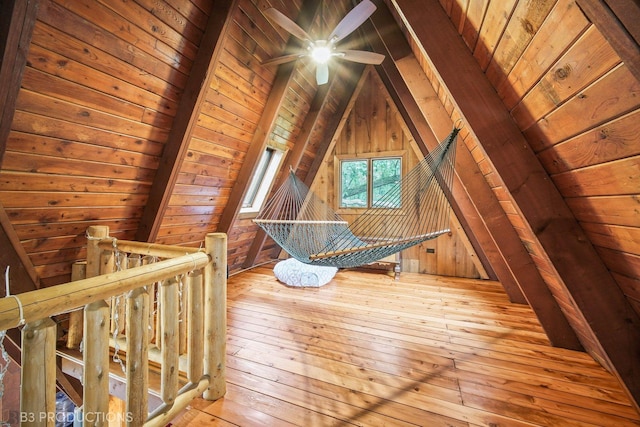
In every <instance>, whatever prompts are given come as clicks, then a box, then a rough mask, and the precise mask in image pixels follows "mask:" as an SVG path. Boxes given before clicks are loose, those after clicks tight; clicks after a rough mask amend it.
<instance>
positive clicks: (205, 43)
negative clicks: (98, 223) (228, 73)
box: [135, 0, 238, 242]
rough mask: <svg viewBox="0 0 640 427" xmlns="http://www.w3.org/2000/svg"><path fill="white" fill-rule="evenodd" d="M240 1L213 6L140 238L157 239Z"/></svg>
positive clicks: (221, 1)
mask: <svg viewBox="0 0 640 427" xmlns="http://www.w3.org/2000/svg"><path fill="white" fill-rule="evenodd" d="M237 2H238V0H220V1H216V2H215V4H214V5H213V7H212V9H211V12H210V15H209V20H208V22H207V27H206V29H205V32H204V34H203V36H202V41H201V42H200V47H199V49H198V53H197V55H196V58H195V60H194V63H193V67H192V69H191V73H190V74H189V78H188V80H187V84H186V86H185V89H184V92H183V94H182V97H181V98H180V103H179V104H178V110H177V113H176V116H175V118H174V121H173V126H172V127H171V131H170V132H169V137H168V140H167V143H166V144H165V147H164V151H163V152H162V158H161V159H160V164H159V165H158V170H157V171H156V176H155V178H154V180H153V184H152V185H151V190H150V192H149V200H148V201H147V204H146V206H145V209H144V212H143V214H142V218H141V220H140V225H139V226H138V231H137V233H136V237H135V238H136V240H139V241H147V242H153V241H155V239H156V237H157V236H158V230H159V229H160V225H161V224H162V218H163V217H164V213H165V211H166V209H167V206H168V204H169V199H170V197H171V194H172V193H173V190H174V187H175V184H176V181H177V179H178V174H179V172H180V166H181V165H182V162H183V160H184V158H185V156H186V153H187V149H188V147H189V141H190V140H191V135H192V132H193V129H194V127H195V125H196V123H197V121H198V117H199V115H200V111H201V109H202V101H203V100H204V98H205V96H206V93H207V90H208V88H209V86H210V83H211V79H212V78H213V76H214V72H215V68H216V65H217V63H218V59H219V57H220V55H221V54H222V52H223V46H222V43H223V42H224V40H225V39H226V34H227V31H228V28H229V26H230V22H231V19H232V14H233V12H234V10H235V9H236V4H237Z"/></svg>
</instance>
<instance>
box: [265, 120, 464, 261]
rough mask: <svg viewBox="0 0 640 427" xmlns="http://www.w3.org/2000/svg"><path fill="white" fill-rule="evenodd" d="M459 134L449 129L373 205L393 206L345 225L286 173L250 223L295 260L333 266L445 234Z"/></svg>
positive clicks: (373, 258)
mask: <svg viewBox="0 0 640 427" xmlns="http://www.w3.org/2000/svg"><path fill="white" fill-rule="evenodd" d="M459 131H460V129H459V128H457V127H454V128H453V130H452V131H451V133H450V134H449V136H448V137H447V138H445V139H444V140H443V141H442V142H441V143H440V144H439V145H438V146H437V147H436V148H435V149H434V150H433V151H431V152H430V153H429V154H427V155H426V156H425V157H424V159H423V160H422V161H420V163H418V165H416V166H415V167H414V168H413V169H411V170H410V171H409V172H408V173H407V174H406V175H405V176H404V177H402V178H401V179H400V180H399V181H398V182H397V183H396V185H394V186H393V188H392V189H390V190H389V191H388V192H387V193H386V194H385V195H384V196H383V197H382V198H381V199H380V200H379V201H378V203H377V206H398V207H397V208H382V207H372V208H369V209H367V210H366V211H364V212H363V213H362V214H361V215H359V216H358V217H357V218H356V219H355V220H354V221H353V222H352V223H351V224H349V223H348V222H347V221H345V220H344V219H343V218H342V217H340V215H338V214H337V213H336V212H335V211H334V210H333V209H332V208H331V207H330V206H329V205H328V204H327V203H326V202H325V201H324V200H322V199H321V198H319V197H318V196H317V195H315V194H314V193H313V192H312V191H310V190H309V188H308V187H307V186H306V185H305V184H304V183H303V182H302V181H300V180H299V179H298V178H297V177H296V175H295V173H294V172H293V171H291V172H290V174H289V179H288V180H287V181H285V183H284V184H283V185H282V186H281V187H280V188H279V189H278V190H277V191H276V192H275V194H274V195H273V197H272V198H270V199H269V200H268V201H267V203H266V204H265V206H264V207H263V208H262V210H261V211H260V213H259V214H258V216H257V217H256V218H255V219H254V222H255V223H256V224H258V225H259V226H260V227H261V228H262V229H263V230H264V231H265V232H266V233H267V234H268V235H269V236H270V237H271V238H272V239H273V240H274V241H275V242H276V243H277V244H278V245H280V246H281V247H282V248H283V249H284V250H285V251H286V252H287V253H289V255H291V256H292V257H294V258H296V259H297V260H298V261H301V262H303V263H306V264H315V265H324V266H332V267H339V268H349V267H357V266H360V265H365V264H368V263H371V262H375V261H377V260H380V259H382V258H385V257H387V256H389V255H392V254H394V253H396V252H399V251H402V250H404V249H406V248H408V247H411V246H414V245H417V244H419V243H421V242H424V241H426V240H430V239H434V238H436V237H438V236H440V235H442V234H444V233H448V232H449V231H450V229H449V215H450V205H449V201H448V199H447V194H448V193H449V192H450V189H451V183H452V181H453V174H454V162H455V150H456V140H457V136H458V132H459ZM398 201H399V202H400V203H399V204H398Z"/></svg>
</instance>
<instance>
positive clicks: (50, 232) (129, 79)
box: [0, 0, 210, 285]
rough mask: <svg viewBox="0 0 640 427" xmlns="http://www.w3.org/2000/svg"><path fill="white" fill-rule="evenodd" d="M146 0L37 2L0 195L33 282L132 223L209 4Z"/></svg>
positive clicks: (56, 279)
mask: <svg viewBox="0 0 640 427" xmlns="http://www.w3.org/2000/svg"><path fill="white" fill-rule="evenodd" d="M152 3H153V2H150V1H140V2H136V3H134V2H109V1H93V0H91V1H89V0H86V1H83V0H77V1H64V2H63V1H53V0H42V1H40V2H39V9H38V15H37V22H36V24H35V29H34V32H33V37H32V42H31V45H30V46H29V53H28V58H27V67H26V69H25V70H24V76H23V81H22V88H21V90H20V92H19V95H18V99H17V103H16V111H15V116H14V120H13V125H12V129H11V132H10V135H9V138H8V141H7V149H6V153H5V156H4V160H3V164H2V171H1V174H0V180H1V182H2V187H1V191H0V201H1V202H2V204H3V206H4V207H5V208H6V211H7V214H8V215H9V217H10V218H11V221H12V224H13V225H14V228H15V230H16V232H17V234H18V237H19V239H20V240H21V241H22V244H23V246H24V248H25V250H26V251H27V253H28V254H29V255H30V258H31V261H32V262H33V264H34V265H35V266H36V269H37V272H38V274H39V276H40V278H41V279H42V283H43V284H44V285H47V284H53V283H60V282H62V281H67V280H69V277H70V271H71V265H72V263H73V261H75V260H78V259H83V258H84V257H85V248H84V247H83V244H84V243H83V242H84V236H83V235H84V233H85V230H86V228H87V227H88V226H90V225H95V224H101V225H108V226H109V227H110V229H111V230H112V232H113V235H114V236H115V237H117V238H131V237H133V235H134V233H135V230H136V228H137V227H138V222H139V218H140V216H141V214H142V209H143V207H144V205H145V202H146V200H147V195H148V191H149V188H150V185H151V182H152V181H153V177H154V175H155V171H156V169H157V168H158V166H159V164H158V161H159V156H160V155H161V153H162V150H163V144H164V143H165V141H166V139H167V135H168V132H169V129H170V128H171V125H172V120H173V117H174V115H175V114H176V105H177V102H178V100H179V97H180V94H181V90H182V87H183V85H184V82H185V80H186V76H187V75H188V74H189V71H190V68H191V65H192V61H193V57H194V55H195V52H196V50H197V46H198V44H199V42H200V38H201V36H202V33H203V30H204V24H205V22H206V17H207V14H208V13H209V10H208V9H206V8H208V7H209V6H210V3H209V2H207V1H197V2H181V3H180V4H179V5H177V6H176V7H172V6H170V5H169V4H166V3H163V4H162V7H154V6H153V4H152ZM201 7H204V8H205V9H201Z"/></svg>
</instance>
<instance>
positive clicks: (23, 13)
mask: <svg viewBox="0 0 640 427" xmlns="http://www.w3.org/2000/svg"><path fill="white" fill-rule="evenodd" d="M37 12H38V1H37V0H13V1H12V0H6V1H3V2H0V41H1V42H0V43H1V44H0V165H2V158H3V157H4V152H5V150H6V148H7V138H8V137H9V131H10V130H11V124H12V122H13V115H14V112H15V106H16V99H17V98H18V92H19V91H20V85H21V83H22V74H23V73H24V67H25V65H26V64H27V53H28V51H29V44H30V43H31V36H32V34H33V27H34V25H35V23H36V15H37Z"/></svg>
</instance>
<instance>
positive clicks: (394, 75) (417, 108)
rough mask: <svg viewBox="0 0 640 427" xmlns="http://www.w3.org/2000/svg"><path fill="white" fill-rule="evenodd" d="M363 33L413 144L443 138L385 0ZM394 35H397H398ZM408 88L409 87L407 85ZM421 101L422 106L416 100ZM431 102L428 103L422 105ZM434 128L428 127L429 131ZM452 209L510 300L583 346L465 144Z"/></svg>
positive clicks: (436, 104)
mask: <svg viewBox="0 0 640 427" xmlns="http://www.w3.org/2000/svg"><path fill="white" fill-rule="evenodd" d="M376 3H377V5H378V7H379V9H380V10H379V11H377V12H376V13H375V14H374V15H373V16H372V18H371V24H370V25H371V28H369V30H368V31H366V33H367V34H368V36H369V40H370V44H371V46H372V47H373V49H374V51H376V52H378V53H381V54H383V55H385V57H386V58H387V59H385V61H384V62H383V63H382V65H381V66H379V67H377V68H378V72H379V73H380V74H381V77H382V79H383V81H385V84H386V85H387V89H388V90H389V92H390V93H391V94H392V96H394V97H395V98H396V105H398V108H399V109H400V110H401V111H402V112H403V116H404V118H405V121H406V122H407V123H408V125H409V126H410V128H411V129H412V130H413V133H414V138H415V139H416V141H417V142H418V145H422V146H423V147H424V150H425V151H428V150H431V149H434V148H435V147H436V145H437V144H438V139H437V138H435V136H434V132H438V133H439V134H440V135H442V136H445V135H446V134H447V133H448V132H450V130H451V127H452V124H453V120H452V119H451V117H450V116H449V114H448V113H447V112H446V111H445V110H444V107H443V106H442V105H441V103H440V101H439V99H438V96H437V94H436V93H435V91H434V90H433V88H432V86H431V83H430V82H429V81H428V79H427V78H426V76H425V75H424V72H422V70H421V69H420V66H419V64H418V62H417V59H416V58H415V57H414V56H413V53H412V52H411V49H410V47H409V44H408V42H407V41H406V39H405V38H404V36H403V35H402V33H401V32H400V29H399V28H398V27H397V25H396V24H395V21H394V19H393V17H392V15H391V13H390V11H389V9H388V8H387V7H386V5H385V4H384V2H382V1H377V2H376ZM392 28H395V30H392ZM398 33H399V34H398ZM409 86H410V87H409ZM417 99H420V100H421V101H420V102H421V103H422V106H421V105H419V104H418V102H417ZM428 100H432V101H431V104H432V105H430V106H429V105H426V104H427V103H429V102H430V101H428ZM432 129H433V130H432ZM452 191H453V196H454V197H453V200H452V203H451V205H452V208H453V209H454V211H455V212H456V215H457V216H458V218H459V220H460V223H461V224H462V225H463V228H464V230H465V232H466V233H467V235H468V236H469V237H470V239H471V240H472V242H473V241H475V243H476V245H474V249H475V247H476V246H478V247H479V249H476V251H477V252H478V253H479V254H482V253H484V255H485V257H486V258H487V259H488V262H489V263H490V265H491V267H492V268H493V271H494V272H495V274H496V275H497V278H498V280H499V281H500V282H501V283H502V284H503V286H504V288H505V291H506V292H507V294H508V295H509V297H510V299H511V300H512V301H514V302H521V303H525V302H526V303H528V304H529V305H530V306H531V307H532V308H533V309H534V310H535V312H536V314H537V316H538V319H539V320H540V323H541V325H542V327H543V329H544V330H545V332H546V333H547V336H548V337H549V340H550V341H551V342H552V343H553V345H555V346H559V347H563V348H570V349H582V346H581V344H580V342H579V340H578V338H577V336H576V334H575V333H574V331H573V329H572V328H571V325H570V324H569V323H568V321H567V319H566V318H565V316H564V315H563V313H562V311H561V309H560V307H559V305H558V303H557V302H556V300H555V299H554V298H553V295H552V294H551V292H550V291H549V289H548V288H547V287H546V285H545V284H544V281H543V279H542V277H541V275H540V273H539V272H538V270H537V269H536V266H535V264H534V263H533V260H532V259H531V256H530V255H529V253H528V252H527V251H526V249H525V248H524V246H523V245H522V242H521V240H520V238H519V237H518V234H517V233H516V231H515V229H514V228H513V225H512V224H511V222H510V221H509V219H508V218H507V215H506V213H505V212H504V209H503V208H502V207H501V206H500V204H499V202H498V200H497V198H496V196H495V194H494V193H493V191H492V190H491V188H490V187H489V185H488V183H487V182H486V180H485V179H484V178H483V177H482V173H481V171H480V169H479V167H478V165H477V163H476V161H475V160H474V158H473V156H472V155H471V153H470V151H469V149H468V147H467V146H466V145H465V144H464V143H459V144H458V151H457V158H456V168H455V176H454V185H453V189H452Z"/></svg>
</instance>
